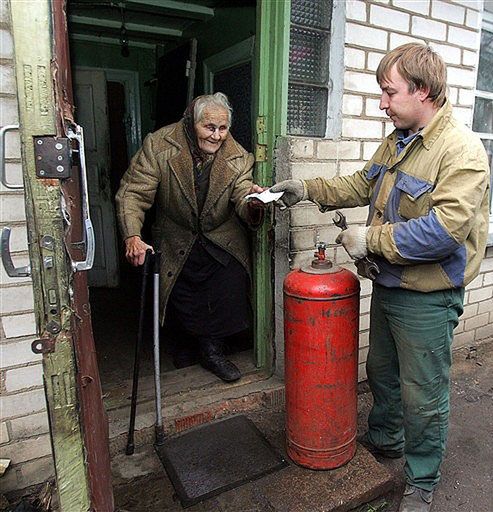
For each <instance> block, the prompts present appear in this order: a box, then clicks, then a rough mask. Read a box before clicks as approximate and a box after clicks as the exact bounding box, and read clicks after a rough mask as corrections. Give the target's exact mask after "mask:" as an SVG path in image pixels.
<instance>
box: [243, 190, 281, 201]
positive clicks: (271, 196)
mask: <svg viewBox="0 0 493 512" xmlns="http://www.w3.org/2000/svg"><path fill="white" fill-rule="evenodd" d="M283 194H284V192H271V191H270V190H269V189H267V190H264V191H263V192H260V193H258V192H255V193H254V194H248V195H247V196H245V199H251V198H256V199H258V200H260V201H262V203H266V204H267V203H272V201H277V200H278V199H280V198H281V196H282V195H283Z"/></svg>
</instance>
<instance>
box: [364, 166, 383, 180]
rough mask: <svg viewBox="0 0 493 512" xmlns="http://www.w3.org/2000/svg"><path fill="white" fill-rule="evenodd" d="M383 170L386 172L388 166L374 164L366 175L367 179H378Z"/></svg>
mask: <svg viewBox="0 0 493 512" xmlns="http://www.w3.org/2000/svg"><path fill="white" fill-rule="evenodd" d="M382 170H384V171H386V170H387V166H386V165H380V164H372V165H371V167H370V168H369V169H368V172H367V173H366V179H367V180H372V179H374V178H376V177H377V176H378V175H379V174H380V172H381V171H382Z"/></svg>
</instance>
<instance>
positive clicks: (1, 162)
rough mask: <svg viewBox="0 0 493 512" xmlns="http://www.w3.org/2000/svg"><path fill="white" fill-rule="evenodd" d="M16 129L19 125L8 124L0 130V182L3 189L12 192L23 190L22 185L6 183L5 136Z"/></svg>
mask: <svg viewBox="0 0 493 512" xmlns="http://www.w3.org/2000/svg"><path fill="white" fill-rule="evenodd" d="M18 129H19V125H17V124H9V125H7V126H2V128H0V181H1V182H2V184H3V186H4V187H5V188H10V189H12V190H18V189H21V188H24V185H12V184H11V183H9V182H8V181H7V173H6V171H5V136H6V134H7V132H10V131H12V130H18Z"/></svg>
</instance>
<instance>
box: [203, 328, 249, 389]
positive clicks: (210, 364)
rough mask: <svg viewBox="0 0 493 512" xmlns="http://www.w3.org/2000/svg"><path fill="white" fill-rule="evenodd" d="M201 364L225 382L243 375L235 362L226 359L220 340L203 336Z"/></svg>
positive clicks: (233, 380) (235, 379) (232, 380)
mask: <svg viewBox="0 0 493 512" xmlns="http://www.w3.org/2000/svg"><path fill="white" fill-rule="evenodd" d="M199 347H200V348H199V350H200V359H199V361H200V364H201V366H202V367H203V368H205V369H206V370H209V371H210V372H212V373H213V374H214V375H216V376H217V377H219V378H220V379H221V380H223V381H224V382H235V381H237V380H238V379H240V377H241V372H240V370H238V368H237V367H236V365H235V364H233V363H232V362H231V361H229V360H228V359H226V357H225V356H224V352H223V349H222V343H221V342H220V341H219V340H214V339H210V338H205V339H204V338H203V339H201V340H200V345H199Z"/></svg>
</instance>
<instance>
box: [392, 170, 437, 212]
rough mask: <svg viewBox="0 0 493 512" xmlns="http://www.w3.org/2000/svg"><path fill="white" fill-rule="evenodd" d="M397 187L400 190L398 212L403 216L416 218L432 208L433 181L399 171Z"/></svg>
mask: <svg viewBox="0 0 493 512" xmlns="http://www.w3.org/2000/svg"><path fill="white" fill-rule="evenodd" d="M395 188H397V189H398V190H399V191H400V200H399V209H398V213H399V215H400V216H401V217H403V218H405V219H416V218H418V217H422V216H423V215H427V214H428V212H429V211H430V208H431V196H430V192H431V190H432V189H433V184H432V183H428V182H427V181H424V180H421V179H419V178H415V177H414V176H410V175H409V174H404V173H399V178H398V179H397V180H396V183H395Z"/></svg>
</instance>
